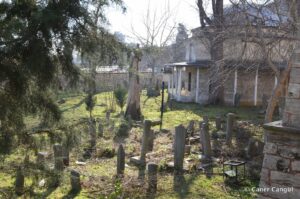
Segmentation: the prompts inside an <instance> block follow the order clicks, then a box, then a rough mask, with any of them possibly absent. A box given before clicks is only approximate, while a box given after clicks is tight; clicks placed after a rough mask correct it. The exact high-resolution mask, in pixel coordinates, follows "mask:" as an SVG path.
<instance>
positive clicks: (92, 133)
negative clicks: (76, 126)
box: [89, 120, 97, 150]
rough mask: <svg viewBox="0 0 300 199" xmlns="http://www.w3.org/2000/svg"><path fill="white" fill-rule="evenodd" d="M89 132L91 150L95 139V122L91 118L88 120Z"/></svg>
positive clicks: (93, 147) (94, 144)
mask: <svg viewBox="0 0 300 199" xmlns="http://www.w3.org/2000/svg"><path fill="white" fill-rule="evenodd" d="M89 134H90V147H91V149H92V150H93V149H95V147H96V139H97V133H96V122H95V121H94V120H91V121H90V122H89Z"/></svg>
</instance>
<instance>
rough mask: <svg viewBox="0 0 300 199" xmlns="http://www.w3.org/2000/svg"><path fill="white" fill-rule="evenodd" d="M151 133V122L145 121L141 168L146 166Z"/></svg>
mask: <svg viewBox="0 0 300 199" xmlns="http://www.w3.org/2000/svg"><path fill="white" fill-rule="evenodd" d="M150 131H151V121H150V120H145V121H144V131H143V137H142V147H141V157H140V162H141V166H145V165H146V153H147V152H148V146H149V141H148V140H149V137H150V133H151V132H150Z"/></svg>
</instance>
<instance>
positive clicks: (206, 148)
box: [200, 122, 212, 161]
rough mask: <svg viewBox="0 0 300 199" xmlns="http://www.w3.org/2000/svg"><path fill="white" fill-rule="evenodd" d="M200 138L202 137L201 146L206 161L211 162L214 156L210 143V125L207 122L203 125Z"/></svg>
mask: <svg viewBox="0 0 300 199" xmlns="http://www.w3.org/2000/svg"><path fill="white" fill-rule="evenodd" d="M200 137H201V140H200V141H201V145H202V152H203V155H204V160H207V161H210V160H211V156H212V150H211V143H210V135H209V129H208V124H207V123H205V122H202V123H201V126H200Z"/></svg>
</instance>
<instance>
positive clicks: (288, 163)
mask: <svg viewBox="0 0 300 199" xmlns="http://www.w3.org/2000/svg"><path fill="white" fill-rule="evenodd" d="M265 129H266V135H267V140H268V142H267V143H266V144H265V147H264V162H263V166H262V171H261V178H260V185H259V186H260V188H259V189H258V192H259V197H258V198H262V199H263V198H272V199H280V198H291V199H294V198H295V199H296V198H300V129H296V128H291V127H284V126H282V124H281V121H278V122H273V123H270V124H266V125H265ZM279 188H281V189H279Z"/></svg>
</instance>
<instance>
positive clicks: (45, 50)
mask: <svg viewBox="0 0 300 199" xmlns="http://www.w3.org/2000/svg"><path fill="white" fill-rule="evenodd" d="M111 3H116V4H119V5H121V4H122V1H121V0H101V1H92V0H91V1H81V0H72V1H70V0H49V1H46V0H41V1H36V0H11V1H1V3H0V110H1V113H0V136H1V137H0V141H3V142H4V143H6V141H5V140H7V139H5V138H7V137H9V138H12V137H14V135H15V134H17V132H18V134H17V135H19V136H21V137H22V136H24V135H26V133H25V132H24V129H25V123H24V117H25V116H28V115H35V116H36V115H38V116H40V118H41V120H42V121H44V124H47V125H51V124H54V123H55V122H57V121H59V119H60V118H61V113H60V110H59V108H58V106H57V105H56V104H55V102H54V100H53V99H52V97H51V88H52V86H53V85H55V82H57V81H58V77H60V76H64V78H65V79H66V80H68V81H69V82H71V83H73V82H76V80H77V79H78V77H79V75H80V72H79V70H78V68H76V67H75V66H74V65H73V63H72V52H73V49H79V50H80V51H83V50H85V49H89V50H92V46H87V45H86V41H93V39H94V38H95V37H93V33H94V31H93V30H97V31H98V32H100V31H101V30H103V32H105V30H104V29H103V28H102V29H101V28H98V25H99V20H98V19H100V20H105V18H104V14H103V8H104V7H105V6H109V5H110V4H111ZM91 8H95V9H91ZM95 11H97V13H98V15H97V16H98V19H97V20H96V19H95V18H93V16H94V15H93V13H94V12H95ZM108 42H109V41H108ZM89 44H92V42H90V43H89ZM7 135H9V136H7ZM0 145H2V143H0ZM1 152H2V151H1Z"/></svg>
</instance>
